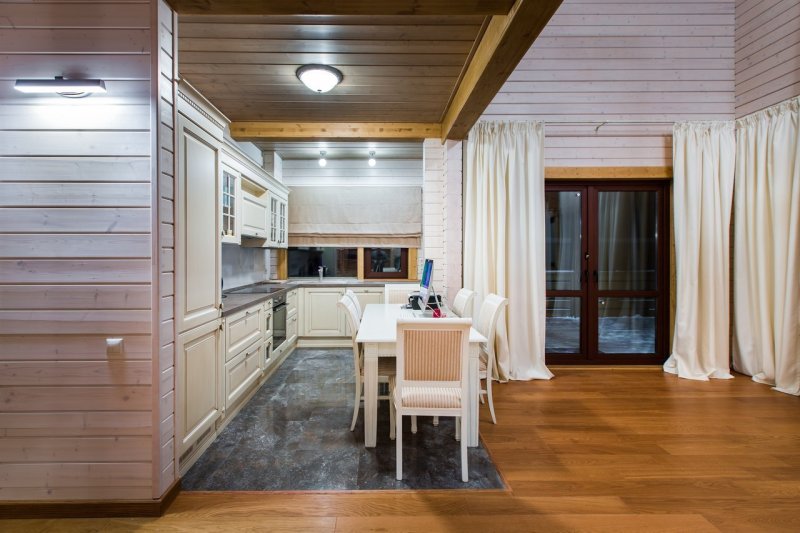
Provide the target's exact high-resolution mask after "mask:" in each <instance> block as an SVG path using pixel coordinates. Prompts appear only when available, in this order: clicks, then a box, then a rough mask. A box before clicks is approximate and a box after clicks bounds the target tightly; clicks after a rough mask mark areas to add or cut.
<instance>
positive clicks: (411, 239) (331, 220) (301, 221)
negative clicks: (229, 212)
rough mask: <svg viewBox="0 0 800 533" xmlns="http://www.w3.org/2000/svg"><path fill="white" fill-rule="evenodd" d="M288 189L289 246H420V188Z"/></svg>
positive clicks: (320, 187)
mask: <svg viewBox="0 0 800 533" xmlns="http://www.w3.org/2000/svg"><path fill="white" fill-rule="evenodd" d="M290 189H291V198H292V202H291V209H289V246H347V247H372V246H387V247H401V248H418V247H419V246H420V241H421V236H422V188H421V187H373V186H370V187H322V186H314V187H311V186H309V187H291V188H290Z"/></svg>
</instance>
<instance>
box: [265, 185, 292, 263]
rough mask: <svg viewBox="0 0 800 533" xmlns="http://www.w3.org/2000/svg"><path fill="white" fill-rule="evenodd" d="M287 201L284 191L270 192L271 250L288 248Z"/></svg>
mask: <svg viewBox="0 0 800 533" xmlns="http://www.w3.org/2000/svg"><path fill="white" fill-rule="evenodd" d="M288 228H289V201H288V194H287V193H286V191H285V190H281V189H277V188H276V189H274V190H271V191H270V201H269V240H270V247H272V248H288V246H289V239H288Z"/></svg>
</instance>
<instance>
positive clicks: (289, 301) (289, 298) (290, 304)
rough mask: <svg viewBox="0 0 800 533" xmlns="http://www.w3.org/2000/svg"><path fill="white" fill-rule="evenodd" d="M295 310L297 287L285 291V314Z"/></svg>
mask: <svg viewBox="0 0 800 533" xmlns="http://www.w3.org/2000/svg"><path fill="white" fill-rule="evenodd" d="M296 310H297V289H293V290H291V291H289V292H288V293H286V314H289V313H291V312H293V311H296Z"/></svg>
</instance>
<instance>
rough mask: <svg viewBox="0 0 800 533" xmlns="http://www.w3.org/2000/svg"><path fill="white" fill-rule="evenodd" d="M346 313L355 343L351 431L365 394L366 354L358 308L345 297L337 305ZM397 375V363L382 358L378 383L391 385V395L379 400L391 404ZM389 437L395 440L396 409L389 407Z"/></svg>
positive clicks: (381, 397)
mask: <svg viewBox="0 0 800 533" xmlns="http://www.w3.org/2000/svg"><path fill="white" fill-rule="evenodd" d="M337 305H338V306H339V307H340V308H341V309H342V311H343V312H344V315H345V317H346V318H347V322H348V324H349V326H350V332H351V333H350V336H351V339H352V342H353V368H354V375H355V381H356V384H355V401H354V406H353V420H352V422H351V423H350V431H353V430H354V429H355V428H356V421H357V420H358V408H359V405H360V404H361V400H362V395H363V392H364V354H363V351H362V349H361V346H360V345H359V344H358V342H356V335H358V327H359V324H360V321H358V320H356V308H355V304H354V303H353V300H352V299H351V298H350V297H349V296H347V295H345V296H342V298H341V299H340V300H339V302H338V304H337ZM394 375H395V361H394V360H393V359H391V358H388V357H381V358H379V359H378V383H388V384H389V394H388V396H387V395H384V396H378V399H379V400H389V401H390V404H391V399H392V392H393V386H394V385H393V383H392V382H390V378H394ZM389 416H390V423H389V436H390V437H391V438H392V439H394V409H392V408H391V405H390V407H389Z"/></svg>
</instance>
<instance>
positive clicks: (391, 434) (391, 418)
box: [389, 391, 397, 440]
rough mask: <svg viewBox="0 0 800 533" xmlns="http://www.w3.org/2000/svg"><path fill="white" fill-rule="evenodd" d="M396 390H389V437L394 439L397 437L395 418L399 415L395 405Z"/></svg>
mask: <svg viewBox="0 0 800 533" xmlns="http://www.w3.org/2000/svg"><path fill="white" fill-rule="evenodd" d="M393 392H394V391H389V439H391V440H394V439H395V437H396V433H395V429H396V428H395V424H394V419H395V418H396V417H397V412H396V409H395V407H394V394H392V393H393Z"/></svg>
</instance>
